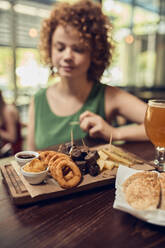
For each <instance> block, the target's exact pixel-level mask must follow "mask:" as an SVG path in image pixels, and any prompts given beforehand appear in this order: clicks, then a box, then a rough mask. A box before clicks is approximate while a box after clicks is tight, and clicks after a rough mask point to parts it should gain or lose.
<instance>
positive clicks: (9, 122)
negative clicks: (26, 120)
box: [0, 105, 18, 143]
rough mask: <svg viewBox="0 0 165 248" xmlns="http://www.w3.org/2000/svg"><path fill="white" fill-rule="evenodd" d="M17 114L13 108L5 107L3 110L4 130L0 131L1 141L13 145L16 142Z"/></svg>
mask: <svg viewBox="0 0 165 248" xmlns="http://www.w3.org/2000/svg"><path fill="white" fill-rule="evenodd" d="M17 120H18V113H17V110H16V109H15V107H14V106H12V105H6V106H5V108H4V121H5V130H4V129H0V137H1V138H2V139H3V140H6V141H8V142H11V143H14V142H15V141H16V140H17Z"/></svg>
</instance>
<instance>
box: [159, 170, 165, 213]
mask: <svg viewBox="0 0 165 248" xmlns="http://www.w3.org/2000/svg"><path fill="white" fill-rule="evenodd" d="M159 180H160V185H161V202H160V208H161V209H163V210H165V172H163V173H160V175H159Z"/></svg>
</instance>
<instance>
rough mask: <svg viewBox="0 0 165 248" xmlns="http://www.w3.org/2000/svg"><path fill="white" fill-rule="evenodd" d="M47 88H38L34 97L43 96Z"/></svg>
mask: <svg viewBox="0 0 165 248" xmlns="http://www.w3.org/2000/svg"><path fill="white" fill-rule="evenodd" d="M46 90H47V88H46V87H45V88H40V89H39V90H38V91H37V92H36V93H35V94H34V97H40V96H43V95H44V94H45V93H46Z"/></svg>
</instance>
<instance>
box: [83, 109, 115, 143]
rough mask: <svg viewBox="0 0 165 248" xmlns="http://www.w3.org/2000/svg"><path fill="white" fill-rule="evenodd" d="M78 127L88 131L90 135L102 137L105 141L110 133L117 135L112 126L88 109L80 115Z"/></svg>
mask: <svg viewBox="0 0 165 248" xmlns="http://www.w3.org/2000/svg"><path fill="white" fill-rule="evenodd" d="M80 127H81V128H82V130H83V131H85V132H88V133H89V136H90V137H93V138H102V139H104V140H106V141H109V139H110V136H111V135H112V136H113V137H114V136H115V135H117V133H116V131H117V130H116V129H115V128H114V127H112V126H111V125H109V124H108V123H107V122H106V121H105V120H104V119H103V118H102V117H100V116H99V115H97V114H94V113H92V112H90V111H85V112H84V113H82V114H81V115H80ZM116 138H117V137H116Z"/></svg>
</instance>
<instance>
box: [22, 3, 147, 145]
mask: <svg viewBox="0 0 165 248" xmlns="http://www.w3.org/2000/svg"><path fill="white" fill-rule="evenodd" d="M110 34H111V24H110V23H109V20H108V18H107V17H106V16H105V15H104V14H103V13H102V11H101V7H100V5H99V4H97V3H94V2H92V1H90V0H83V1H79V2H78V3H75V4H68V3H58V4H56V5H55V7H54V9H53V10H52V12H51V14H50V17H49V18H48V19H46V20H44V22H43V26H42V30H41V46H40V47H41V55H42V57H43V60H44V62H45V63H46V64H47V65H49V66H50V68H51V69H52V71H54V70H56V71H57V73H58V75H59V77H60V81H59V83H56V84H54V85H52V86H50V87H48V88H47V89H42V90H40V91H39V92H38V93H37V94H36V95H35V96H34V98H33V99H32V102H31V105H30V108H29V126H28V142H27V143H28V148H29V149H33V150H34V149H45V148H47V147H49V146H52V145H55V144H60V143H65V142H67V141H70V135H71V129H72V128H73V136H74V139H75V140H76V139H82V138H84V137H86V136H90V137H92V138H101V139H103V140H105V141H109V139H110V136H111V135H112V137H113V140H145V139H147V138H146V134H145V130H144V125H143V120H144V114H145V110H146V104H145V103H144V102H142V101H141V100H139V99H137V98H136V97H135V96H133V95H130V94H129V93H127V92H125V91H123V90H121V89H119V88H116V87H111V86H105V85H102V84H101V83H100V82H99V81H100V78H101V76H102V74H103V72H104V70H105V69H106V67H107V66H108V65H109V64H110V63H111V60H112V48H113V45H112V41H111V38H110V37H109V35H110ZM118 114H119V115H122V116H124V117H125V118H126V119H129V120H130V121H132V122H134V123H137V125H129V126H123V127H118V128H115V127H113V126H112V125H111V123H112V121H113V119H114V118H115V116H116V115H118ZM74 123H78V124H79V125H75V126H73V125H71V124H74Z"/></svg>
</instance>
